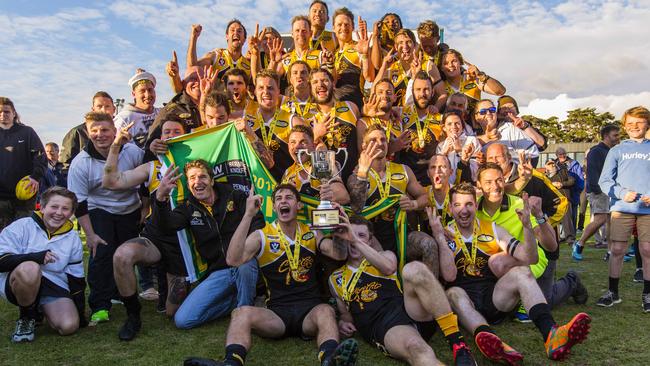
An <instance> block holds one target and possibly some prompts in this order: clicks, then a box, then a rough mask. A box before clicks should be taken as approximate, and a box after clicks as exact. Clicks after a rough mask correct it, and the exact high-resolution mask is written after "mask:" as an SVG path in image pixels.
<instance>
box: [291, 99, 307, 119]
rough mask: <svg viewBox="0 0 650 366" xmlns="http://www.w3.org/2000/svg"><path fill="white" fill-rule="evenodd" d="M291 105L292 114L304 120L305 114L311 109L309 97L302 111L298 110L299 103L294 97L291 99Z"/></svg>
mask: <svg viewBox="0 0 650 366" xmlns="http://www.w3.org/2000/svg"><path fill="white" fill-rule="evenodd" d="M291 103H292V104H293V113H295V114H297V115H299V116H300V117H301V118H303V119H304V118H305V114H306V113H307V112H309V110H310V109H311V97H309V98H307V102H305V107H304V108H303V109H302V110H301V109H300V102H299V101H298V98H296V96H295V95H294V96H292V97H291Z"/></svg>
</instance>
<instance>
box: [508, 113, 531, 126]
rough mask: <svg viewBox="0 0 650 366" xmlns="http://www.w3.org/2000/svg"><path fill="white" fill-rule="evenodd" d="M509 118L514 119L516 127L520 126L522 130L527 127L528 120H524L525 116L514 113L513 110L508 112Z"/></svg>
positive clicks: (513, 122)
mask: <svg viewBox="0 0 650 366" xmlns="http://www.w3.org/2000/svg"><path fill="white" fill-rule="evenodd" d="M508 118H510V120H511V121H512V124H514V125H515V127H517V128H519V129H521V130H524V129H526V127H527V126H526V121H524V119H523V118H521V117H519V116H517V115H516V114H514V113H512V112H508Z"/></svg>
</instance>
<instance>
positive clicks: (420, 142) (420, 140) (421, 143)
mask: <svg viewBox="0 0 650 366" xmlns="http://www.w3.org/2000/svg"><path fill="white" fill-rule="evenodd" d="M418 144H419V145H420V148H421V149H424V139H423V138H421V137H418Z"/></svg>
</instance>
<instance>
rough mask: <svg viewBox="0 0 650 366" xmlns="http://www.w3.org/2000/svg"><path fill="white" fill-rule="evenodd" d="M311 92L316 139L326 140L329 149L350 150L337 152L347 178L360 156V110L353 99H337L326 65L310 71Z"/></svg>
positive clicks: (320, 141) (342, 176)
mask: <svg viewBox="0 0 650 366" xmlns="http://www.w3.org/2000/svg"><path fill="white" fill-rule="evenodd" d="M309 83H310V86H311V95H312V98H313V100H314V102H315V103H316V106H315V109H314V117H313V126H314V142H315V143H316V144H320V143H323V144H325V147H327V149H329V150H333V151H338V149H339V148H343V149H346V150H347V156H348V159H347V162H346V161H345V154H343V153H341V154H337V156H336V161H337V162H338V163H339V164H340V165H341V169H342V170H343V171H342V173H341V178H342V179H344V180H347V178H348V177H349V176H350V174H352V170H353V169H354V163H355V162H356V161H357V159H358V157H359V150H358V149H357V128H356V125H357V119H358V118H359V110H358V109H357V106H356V105H355V104H354V103H352V102H344V101H339V100H336V99H334V77H333V76H332V74H331V73H330V72H329V71H327V70H325V69H316V70H312V72H311V73H310V75H309Z"/></svg>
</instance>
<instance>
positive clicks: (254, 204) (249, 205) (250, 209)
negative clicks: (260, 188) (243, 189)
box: [245, 184, 262, 217]
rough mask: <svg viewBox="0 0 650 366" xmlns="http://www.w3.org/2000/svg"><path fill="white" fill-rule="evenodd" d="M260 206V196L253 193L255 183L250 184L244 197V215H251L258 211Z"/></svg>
mask: <svg viewBox="0 0 650 366" xmlns="http://www.w3.org/2000/svg"><path fill="white" fill-rule="evenodd" d="M260 207H262V196H260V195H259V194H255V185H254V184H251V187H250V189H249V190H248V197H247V198H246V212H245V215H246V216H249V217H253V216H255V215H256V214H257V212H259V210H260Z"/></svg>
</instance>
